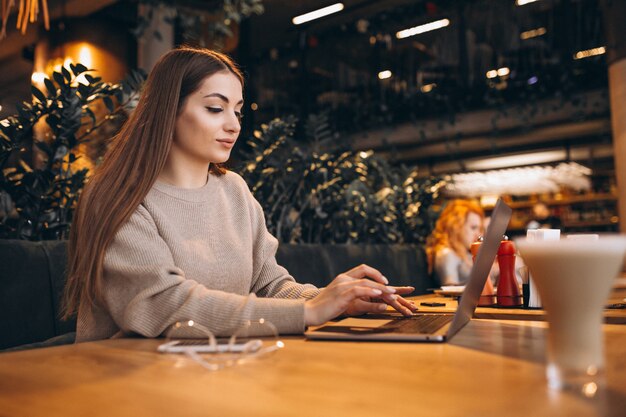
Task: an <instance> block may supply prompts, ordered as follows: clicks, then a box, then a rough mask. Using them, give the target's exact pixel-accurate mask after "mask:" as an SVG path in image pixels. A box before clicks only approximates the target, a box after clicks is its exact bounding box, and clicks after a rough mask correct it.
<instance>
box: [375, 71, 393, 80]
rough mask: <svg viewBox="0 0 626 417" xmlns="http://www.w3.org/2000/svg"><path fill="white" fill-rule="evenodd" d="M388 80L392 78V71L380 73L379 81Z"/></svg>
mask: <svg viewBox="0 0 626 417" xmlns="http://www.w3.org/2000/svg"><path fill="white" fill-rule="evenodd" d="M387 78H391V71H389V70H385V71H381V72H379V73H378V79H379V80H386V79H387Z"/></svg>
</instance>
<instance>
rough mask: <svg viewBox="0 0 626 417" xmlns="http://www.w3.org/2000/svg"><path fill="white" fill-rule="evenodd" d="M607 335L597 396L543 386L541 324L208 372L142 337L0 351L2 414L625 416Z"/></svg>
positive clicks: (620, 339)
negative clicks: (603, 381) (602, 387)
mask: <svg viewBox="0 0 626 417" xmlns="http://www.w3.org/2000/svg"><path fill="white" fill-rule="evenodd" d="M604 334H605V339H606V350H607V362H608V367H607V375H606V378H607V388H606V389H605V390H602V391H601V394H600V395H598V396H597V397H596V398H594V399H586V398H584V397H582V396H578V395H574V394H572V393H561V392H554V391H551V390H549V389H548V388H547V387H546V382H545V377H544V369H545V359H544V350H545V336H546V328H545V323H543V322H537V321H510V320H509V321H506V320H472V321H471V322H470V323H469V324H468V325H467V326H466V327H465V328H464V329H463V330H462V331H461V332H460V333H459V334H458V335H457V336H456V337H455V338H454V339H453V340H452V341H451V343H447V344H425V343H422V344H417V343H377V342H365V343H356V342H321V341H305V340H304V339H303V338H302V337H288V338H285V339H284V340H285V343H286V347H285V348H284V349H282V350H281V351H279V352H277V353H276V354H275V355H274V356H272V357H271V358H268V359H265V360H261V361H257V362H254V363H251V364H246V365H239V366H235V367H231V368H227V369H224V370H220V371H217V372H209V371H206V370H205V369H204V368H202V367H200V366H199V365H198V364H196V363H195V362H193V361H191V360H190V359H188V358H186V357H185V356H176V355H166V354H160V353H157V352H156V351H155V349H156V346H157V345H158V344H159V343H160V342H161V341H159V340H150V339H118V340H105V341H100V342H92V343H83V344H77V345H66V346H59V347H54V348H47V349H38V350H30V351H22V352H12V353H0V416H2V417H5V416H6V417H9V416H10V417H20V416H29V417H30V416H115V417H117V416H151V417H152V416H168V417H169V416H185V417H187V416H225V417H228V416H237V417H239V416H243V417H248V416H268V417H269V416H271V417H278V416H305V417H306V416H311V417H313V416H329V417H334V416H341V417H349V416H355V417H363V416H376V417H381V416H398V417H406V416H463V417H467V416H470V417H471V416H480V417H484V416H498V417H502V416H507V417H514V416H524V417H528V416H533V417H535V416H550V417H552V416H561V415H562V416H616V417H617V416H624V415H626V326H623V325H614V324H606V325H604Z"/></svg>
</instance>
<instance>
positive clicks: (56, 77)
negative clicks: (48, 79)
mask: <svg viewBox="0 0 626 417" xmlns="http://www.w3.org/2000/svg"><path fill="white" fill-rule="evenodd" d="M52 78H54V81H56V83H57V84H58V85H59V87H61V86H63V85H64V84H65V80H64V78H63V75H62V74H61V73H60V72H56V71H55V72H53V73H52Z"/></svg>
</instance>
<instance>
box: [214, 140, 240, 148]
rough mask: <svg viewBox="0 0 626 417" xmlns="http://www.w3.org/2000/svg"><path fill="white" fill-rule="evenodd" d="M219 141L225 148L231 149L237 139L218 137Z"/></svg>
mask: <svg viewBox="0 0 626 417" xmlns="http://www.w3.org/2000/svg"><path fill="white" fill-rule="evenodd" d="M217 142H219V144H220V145H222V146H223V147H225V148H228V149H231V148H232V147H233V146H235V142H236V140H235V139H217Z"/></svg>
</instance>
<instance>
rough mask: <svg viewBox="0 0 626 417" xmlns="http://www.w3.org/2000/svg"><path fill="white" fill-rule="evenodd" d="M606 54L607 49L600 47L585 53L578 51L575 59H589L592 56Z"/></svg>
mask: <svg viewBox="0 0 626 417" xmlns="http://www.w3.org/2000/svg"><path fill="white" fill-rule="evenodd" d="M604 53H606V48H605V47H604V46H600V47H598V48H592V49H587V50H585V51H578V52H576V53H575V54H574V59H583V58H589V57H590V56H595V55H602V54H604Z"/></svg>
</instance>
